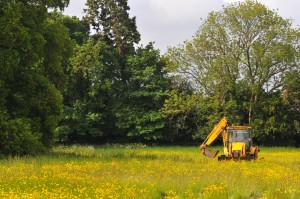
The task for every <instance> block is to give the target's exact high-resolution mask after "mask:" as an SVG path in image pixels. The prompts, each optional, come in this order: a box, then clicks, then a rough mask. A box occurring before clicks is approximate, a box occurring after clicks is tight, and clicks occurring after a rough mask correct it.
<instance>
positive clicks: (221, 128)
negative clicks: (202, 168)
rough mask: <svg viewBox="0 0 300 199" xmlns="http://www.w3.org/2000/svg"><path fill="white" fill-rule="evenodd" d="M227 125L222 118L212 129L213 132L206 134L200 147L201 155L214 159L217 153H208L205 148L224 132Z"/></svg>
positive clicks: (225, 119)
mask: <svg viewBox="0 0 300 199" xmlns="http://www.w3.org/2000/svg"><path fill="white" fill-rule="evenodd" d="M227 125H228V120H227V118H226V117H224V118H223V119H222V120H221V121H220V122H219V123H218V124H217V125H216V126H215V127H214V128H213V130H212V131H211V132H210V133H209V134H208V136H207V138H206V139H205V140H204V142H203V143H202V144H201V145H200V147H199V148H200V149H201V151H202V153H203V154H204V155H205V156H207V157H210V158H214V157H216V155H217V154H218V152H219V151H215V152H213V151H210V150H208V149H207V148H206V147H207V146H209V145H210V144H211V143H213V142H214V141H215V140H216V139H217V137H218V136H219V135H220V134H221V133H222V132H223V131H224V130H226V127H227Z"/></svg>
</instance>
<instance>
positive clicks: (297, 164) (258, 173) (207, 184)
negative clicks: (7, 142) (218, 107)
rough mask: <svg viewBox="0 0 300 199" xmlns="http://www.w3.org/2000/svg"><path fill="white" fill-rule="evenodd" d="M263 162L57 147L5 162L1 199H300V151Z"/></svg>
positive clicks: (192, 152)
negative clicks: (35, 155)
mask: <svg viewBox="0 0 300 199" xmlns="http://www.w3.org/2000/svg"><path fill="white" fill-rule="evenodd" d="M219 148H220V149H221V147H219ZM260 156H261V157H264V159H265V160H264V161H255V162H234V161H225V162H218V161H217V159H208V158H206V157H204V156H203V155H202V154H201V153H200V151H199V150H198V148H197V147H144V146H142V145H136V146H132V145H131V146H107V147H99V148H94V147H81V146H72V147H56V148H54V149H53V152H52V153H51V154H49V155H47V156H39V157H22V158H10V159H5V160H4V159H2V160H0V198H47V199H48V198H55V199H56V198H165V199H166V198H280V199H281V198H295V199H297V198H300V189H299V187H300V149H295V148H262V149H261V152H260Z"/></svg>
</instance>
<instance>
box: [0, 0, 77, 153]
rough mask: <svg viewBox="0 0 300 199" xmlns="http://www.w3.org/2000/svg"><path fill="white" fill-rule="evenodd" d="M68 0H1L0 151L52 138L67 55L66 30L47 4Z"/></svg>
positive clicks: (39, 147) (36, 148)
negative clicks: (51, 13)
mask: <svg viewBox="0 0 300 199" xmlns="http://www.w3.org/2000/svg"><path fill="white" fill-rule="evenodd" d="M67 4H68V1H61V0H48V1H35V2H32V1H24V0H23V1H21V0H15V1H11V0H3V1H1V2H0V7H1V10H0V29H1V31H0V69H1V75H0V84H1V88H0V90H1V91H3V93H1V95H0V98H1V99H0V138H1V143H0V149H1V150H0V153H1V154H2V155H25V154H33V153H38V152H42V151H43V150H44V147H50V146H51V144H52V142H53V139H54V128H55V126H56V124H57V122H58V120H59V116H60V113H61V110H62V96H61V93H60V92H59V89H62V88H63V87H64V78H65V76H64V67H66V66H67V60H68V58H69V56H70V55H71V49H72V42H71V40H70V39H69V37H68V33H67V30H66V29H65V28H64V27H62V26H60V25H59V24H57V23H56V22H55V21H53V20H51V19H49V18H48V13H47V8H56V7H60V8H63V7H64V6H66V5H67Z"/></svg>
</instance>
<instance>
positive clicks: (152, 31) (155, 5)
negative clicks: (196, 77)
mask: <svg viewBox="0 0 300 199" xmlns="http://www.w3.org/2000/svg"><path fill="white" fill-rule="evenodd" d="M237 1H243V0H128V4H129V7H130V12H129V14H130V16H131V17H133V16H135V17H136V24H137V29H138V31H139V32H140V34H141V42H140V44H142V45H147V44H148V43H149V42H154V46H155V48H158V49H160V51H161V52H162V53H164V52H166V50H167V48H168V47H175V46H178V45H179V44H182V43H183V42H184V41H185V40H190V39H191V38H192V37H193V35H195V33H196V31H197V30H198V28H199V26H200V25H201V18H202V19H205V18H206V17H207V15H208V13H210V12H212V11H220V10H222V6H223V5H226V4H228V3H233V2H237ZM258 1H259V2H261V3H263V4H265V5H266V6H267V7H268V8H269V9H272V10H273V9H275V10H277V12H278V14H279V15H280V16H282V17H283V18H291V19H293V26H294V27H300V12H299V9H300V1H299V0H258ZM85 2H86V0H70V5H69V7H68V8H66V9H65V12H64V13H65V14H67V15H70V16H77V17H78V18H81V17H82V16H83V15H84V13H83V9H84V8H85Z"/></svg>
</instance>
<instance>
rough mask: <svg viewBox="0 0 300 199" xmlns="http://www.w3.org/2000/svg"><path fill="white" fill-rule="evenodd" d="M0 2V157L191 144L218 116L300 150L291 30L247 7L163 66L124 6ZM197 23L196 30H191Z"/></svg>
mask: <svg viewBox="0 0 300 199" xmlns="http://www.w3.org/2000/svg"><path fill="white" fill-rule="evenodd" d="M68 4H69V1H68V0H44V1H36V0H35V1H32V0H14V1H12V0H2V1H1V2H0V30H1V31H0V69H1V73H0V154H2V155H26V154H38V153H43V152H45V151H47V149H49V148H51V146H53V144H55V143H60V144H74V143H78V144H104V143H120V142H124V143H128V142H146V143H156V144H189V143H198V142H200V141H201V140H203V138H205V136H206V135H207V134H208V133H209V132H210V130H211V129H212V128H213V126H214V125H215V124H216V123H217V122H218V121H219V120H220V119H221V118H222V117H223V116H226V117H228V118H229V120H230V121H231V122H232V123H235V124H239V125H251V126H253V128H254V129H255V140H256V141H257V142H258V143H260V144H264V145H291V146H297V145H299V143H300V136H299V133H300V128H299V122H300V114H299V113H300V104H299V100H300V98H299V97H300V96H299V92H300V86H299V85H300V73H299V64H298V61H299V50H300V48H299V41H300V40H299V36H300V32H299V30H298V29H296V28H293V27H292V23H291V20H289V19H283V18H282V17H280V16H279V15H278V14H277V12H276V11H274V10H269V9H268V8H267V7H266V6H264V5H263V4H260V3H258V2H256V1H250V0H248V1H246V2H243V3H234V4H229V5H228V6H226V7H224V8H223V9H222V10H221V11H219V12H212V13H210V14H209V15H208V17H207V18H206V19H205V20H203V21H202V23H201V26H200V28H199V30H198V31H197V32H196V34H195V36H194V37H193V38H192V39H191V40H188V41H186V42H184V43H183V44H181V45H179V46H176V47H172V48H169V50H168V52H167V53H165V54H164V55H161V53H160V51H159V50H158V49H155V48H154V46H153V43H149V44H147V45H145V46H143V45H140V44H139V41H140V36H141V35H140V33H139V32H138V30H137V26H136V18H135V17H131V16H130V15H129V10H130V8H129V6H128V2H127V0H114V1H111V0H87V3H86V5H87V8H86V9H85V10H84V13H85V15H84V17H83V18H82V19H78V18H77V17H70V16H65V15H63V14H62V12H61V11H59V10H63V9H64V8H65V7H66V6H67V5H68ZM199 23H200V22H199Z"/></svg>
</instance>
